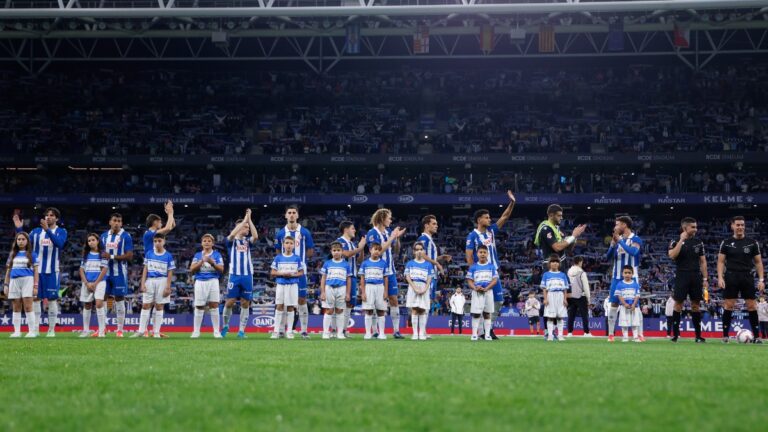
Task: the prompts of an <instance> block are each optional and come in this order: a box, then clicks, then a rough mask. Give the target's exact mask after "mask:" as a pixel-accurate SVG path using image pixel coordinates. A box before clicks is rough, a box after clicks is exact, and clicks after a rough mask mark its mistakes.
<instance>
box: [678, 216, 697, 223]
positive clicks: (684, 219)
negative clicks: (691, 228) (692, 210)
mask: <svg viewBox="0 0 768 432" xmlns="http://www.w3.org/2000/svg"><path fill="white" fill-rule="evenodd" d="M695 223H696V219H694V218H692V217H684V218H683V220H681V221H680V225H688V224H695Z"/></svg>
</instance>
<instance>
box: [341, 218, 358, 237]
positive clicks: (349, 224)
mask: <svg viewBox="0 0 768 432" xmlns="http://www.w3.org/2000/svg"><path fill="white" fill-rule="evenodd" d="M353 226H355V224H354V223H353V222H352V221H348V220H347V221H344V222H342V223H340V224H339V233H340V234H344V231H346V230H347V228H349V227H353Z"/></svg>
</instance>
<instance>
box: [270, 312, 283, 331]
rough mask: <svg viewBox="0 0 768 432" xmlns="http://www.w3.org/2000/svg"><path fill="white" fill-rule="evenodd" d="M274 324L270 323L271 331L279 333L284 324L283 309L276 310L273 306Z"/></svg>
mask: <svg viewBox="0 0 768 432" xmlns="http://www.w3.org/2000/svg"><path fill="white" fill-rule="evenodd" d="M274 321H275V322H274V324H273V325H272V333H274V334H279V333H280V332H281V331H282V330H283V326H284V325H285V311H281V310H277V308H275V320H274Z"/></svg>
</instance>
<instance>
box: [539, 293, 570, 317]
mask: <svg viewBox="0 0 768 432" xmlns="http://www.w3.org/2000/svg"><path fill="white" fill-rule="evenodd" d="M564 300H565V293H564V292H562V291H551V292H548V293H547V303H548V304H547V305H546V306H544V316H545V317H546V318H568V308H566V307H565V305H564V304H563V301H564Z"/></svg>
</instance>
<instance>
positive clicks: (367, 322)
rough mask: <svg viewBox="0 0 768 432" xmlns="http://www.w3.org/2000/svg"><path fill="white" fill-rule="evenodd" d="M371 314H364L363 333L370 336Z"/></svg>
mask: <svg viewBox="0 0 768 432" xmlns="http://www.w3.org/2000/svg"><path fill="white" fill-rule="evenodd" d="M371 327H373V315H368V314H365V335H366V336H371V333H372V331H373V329H372V328H371Z"/></svg>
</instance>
